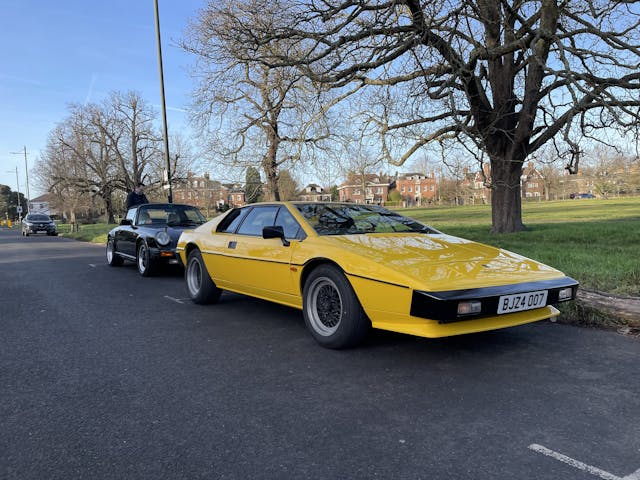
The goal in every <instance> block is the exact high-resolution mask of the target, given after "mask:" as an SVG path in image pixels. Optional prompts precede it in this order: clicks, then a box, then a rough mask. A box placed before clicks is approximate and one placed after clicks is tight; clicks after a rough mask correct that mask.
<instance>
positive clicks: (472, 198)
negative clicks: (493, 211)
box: [461, 163, 491, 205]
mask: <svg viewBox="0 0 640 480" xmlns="http://www.w3.org/2000/svg"><path fill="white" fill-rule="evenodd" d="M483 172H484V174H483ZM485 178H486V180H485ZM490 182H491V167H490V166H489V164H488V163H485V164H483V170H478V171H477V172H475V173H474V172H469V169H468V168H467V167H465V168H464V170H463V177H462V182H461V184H462V187H463V188H464V189H465V190H466V191H467V192H468V194H467V201H468V202H469V203H471V204H473V205H475V204H488V203H491V189H490V188H489V187H487V185H488V184H489V183H490Z"/></svg>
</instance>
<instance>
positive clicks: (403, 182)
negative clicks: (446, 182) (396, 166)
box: [396, 172, 438, 207]
mask: <svg viewBox="0 0 640 480" xmlns="http://www.w3.org/2000/svg"><path fill="white" fill-rule="evenodd" d="M396 190H397V191H398V192H399V193H400V195H401V196H402V203H403V205H404V206H406V207H409V206H413V205H424V204H426V203H430V202H431V201H433V200H434V199H435V198H436V196H437V194H438V182H437V180H436V174H435V173H434V172H431V173H430V174H423V173H405V174H404V175H402V176H401V177H398V179H397V180H396Z"/></svg>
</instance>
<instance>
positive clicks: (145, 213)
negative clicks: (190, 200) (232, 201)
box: [138, 204, 207, 227]
mask: <svg viewBox="0 0 640 480" xmlns="http://www.w3.org/2000/svg"><path fill="white" fill-rule="evenodd" d="M206 221H207V219H206V218H205V217H204V215H202V213H201V212H200V210H198V209H197V208H196V207H192V206H189V205H173V204H172V205H157V206H152V205H149V206H145V207H144V208H140V209H139V212H138V225H153V226H159V227H162V226H166V225H168V226H170V227H193V226H197V225H202V224H203V223H204V222H206Z"/></svg>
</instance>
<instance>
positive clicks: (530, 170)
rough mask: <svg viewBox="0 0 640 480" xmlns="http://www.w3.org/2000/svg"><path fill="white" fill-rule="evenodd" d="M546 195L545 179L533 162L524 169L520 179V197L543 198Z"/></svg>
mask: <svg viewBox="0 0 640 480" xmlns="http://www.w3.org/2000/svg"><path fill="white" fill-rule="evenodd" d="M543 195H544V177H543V176H542V174H541V173H540V172H539V171H538V170H537V169H536V167H535V166H534V165H533V162H529V164H528V165H527V166H526V167H524V168H523V169H522V175H521V177H520V196H521V197H522V198H538V199H539V198H542V196H543Z"/></svg>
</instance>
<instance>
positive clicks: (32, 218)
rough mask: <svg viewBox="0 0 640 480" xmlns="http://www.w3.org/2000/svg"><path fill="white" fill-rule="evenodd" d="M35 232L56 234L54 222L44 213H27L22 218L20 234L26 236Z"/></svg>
mask: <svg viewBox="0 0 640 480" xmlns="http://www.w3.org/2000/svg"><path fill="white" fill-rule="evenodd" d="M36 233H46V234H47V235H58V229H57V227H56V224H55V222H54V221H53V220H51V217H50V216H49V215H45V214H44V213H28V214H27V215H26V217H24V218H23V219H22V236H24V237H28V236H29V235H34V234H36Z"/></svg>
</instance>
